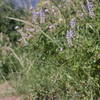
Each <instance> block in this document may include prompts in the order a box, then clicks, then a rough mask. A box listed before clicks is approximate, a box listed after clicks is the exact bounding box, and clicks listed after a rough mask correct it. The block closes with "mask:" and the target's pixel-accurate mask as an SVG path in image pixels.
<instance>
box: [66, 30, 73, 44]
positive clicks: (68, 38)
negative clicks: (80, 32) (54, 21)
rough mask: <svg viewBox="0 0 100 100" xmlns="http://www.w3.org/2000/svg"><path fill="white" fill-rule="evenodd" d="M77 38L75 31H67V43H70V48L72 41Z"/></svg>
mask: <svg viewBox="0 0 100 100" xmlns="http://www.w3.org/2000/svg"><path fill="white" fill-rule="evenodd" d="M74 36H75V31H74V30H71V29H70V30H69V31H67V34H66V39H67V42H68V45H69V46H72V45H73V44H72V39H73V38H74Z"/></svg>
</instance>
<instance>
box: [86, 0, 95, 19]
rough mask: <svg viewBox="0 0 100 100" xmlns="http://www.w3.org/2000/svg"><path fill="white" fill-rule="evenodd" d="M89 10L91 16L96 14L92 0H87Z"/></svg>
mask: <svg viewBox="0 0 100 100" xmlns="http://www.w3.org/2000/svg"><path fill="white" fill-rule="evenodd" d="M87 10H88V13H89V16H90V17H94V16H95V14H94V11H93V3H92V1H91V2H90V1H88V0H87Z"/></svg>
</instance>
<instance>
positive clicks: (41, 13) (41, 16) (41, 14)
mask: <svg viewBox="0 0 100 100" xmlns="http://www.w3.org/2000/svg"><path fill="white" fill-rule="evenodd" d="M32 15H33V18H32V20H33V22H35V21H36V19H37V17H39V19H40V23H41V24H42V23H45V12H44V10H43V9H41V10H40V11H39V12H32Z"/></svg>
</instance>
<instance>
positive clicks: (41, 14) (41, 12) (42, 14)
mask: <svg viewBox="0 0 100 100" xmlns="http://www.w3.org/2000/svg"><path fill="white" fill-rule="evenodd" d="M40 23H41V24H42V23H45V12H44V10H43V9H41V11H40Z"/></svg>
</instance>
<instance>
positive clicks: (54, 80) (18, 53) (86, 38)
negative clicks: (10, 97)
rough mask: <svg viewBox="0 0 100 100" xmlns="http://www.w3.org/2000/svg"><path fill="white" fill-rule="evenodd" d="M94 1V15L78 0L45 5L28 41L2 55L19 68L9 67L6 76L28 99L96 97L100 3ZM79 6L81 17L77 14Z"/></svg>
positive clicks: (99, 86)
mask: <svg viewBox="0 0 100 100" xmlns="http://www.w3.org/2000/svg"><path fill="white" fill-rule="evenodd" d="M94 3H95V9H94V10H95V17H93V18H91V17H90V16H89V15H88V14H87V11H86V9H83V10H84V11H83V10H82V9H81V8H80V2H75V3H72V5H68V6H66V3H65V5H62V4H63V3H62V2H59V3H57V2H50V3H49V4H48V5H45V6H44V7H45V8H43V9H48V10H49V12H47V13H46V22H45V23H42V24H39V23H38V22H39V19H38V20H37V23H34V26H33V28H36V30H38V31H36V32H35V33H36V35H33V34H32V35H33V37H32V39H30V40H29V41H28V43H29V44H28V45H27V46H23V47H20V46H19V45H17V46H15V47H12V48H10V49H9V51H10V53H9V54H7V55H6V56H5V58H4V61H5V64H6V65H7V66H9V68H11V69H12V68H15V72H18V73H14V72H13V71H12V72H11V71H10V73H9V78H10V79H11V80H14V81H16V82H17V85H16V86H17V90H18V92H19V94H23V95H24V96H25V98H26V99H29V100H99V95H100V92H99V89H100V83H99V82H100V77H99V76H100V72H99V71H100V54H99V53H100V39H99V37H100V26H99V23H100V16H99V14H100V9H99V5H100V3H98V2H94ZM52 6H53V7H54V9H53V10H51V8H50V7H52ZM59 6H60V7H61V8H60V7H59ZM79 8H80V11H81V10H82V11H81V13H83V16H82V17H80V16H78V15H77V10H78V9H79ZM53 11H55V13H54V12H53ZM57 15H58V16H57ZM73 17H75V18H76V23H77V24H76V26H75V27H74V30H75V36H74V37H73V39H72V43H71V45H69V44H68V38H67V39H66V33H67V31H68V30H69V29H70V25H69V21H70V19H71V18H73ZM60 18H61V19H60ZM59 19H60V20H59ZM52 25H53V27H51V26H52ZM72 29H73V28H72ZM67 34H68V33H67ZM8 55H9V56H8ZM3 57H4V56H3ZM6 59H9V60H6ZM17 68H18V69H19V70H17ZM16 74H17V75H16Z"/></svg>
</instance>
